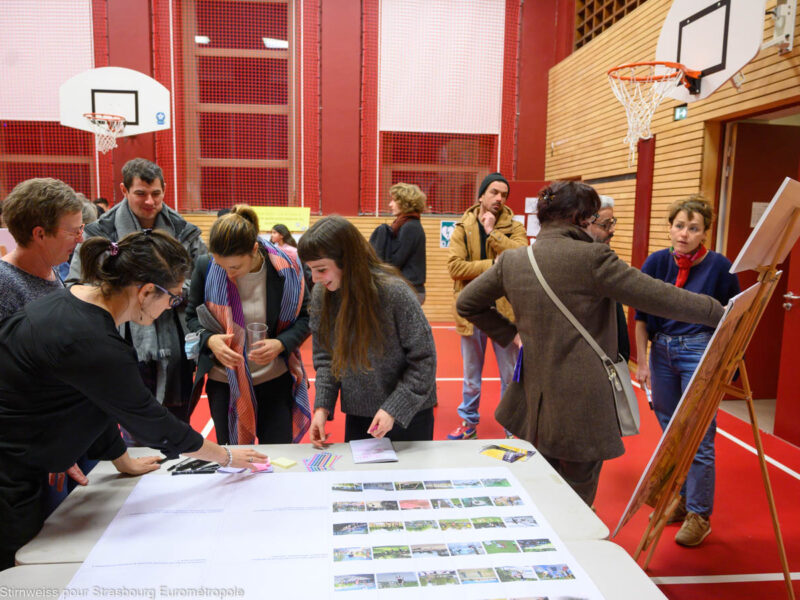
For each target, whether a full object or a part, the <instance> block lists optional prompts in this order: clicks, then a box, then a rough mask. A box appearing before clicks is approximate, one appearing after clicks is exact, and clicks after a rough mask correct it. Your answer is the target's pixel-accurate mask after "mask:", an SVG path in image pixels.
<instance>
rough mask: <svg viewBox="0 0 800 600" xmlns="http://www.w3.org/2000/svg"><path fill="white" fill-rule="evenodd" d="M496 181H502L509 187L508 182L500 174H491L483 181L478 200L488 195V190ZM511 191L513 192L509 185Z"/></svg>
mask: <svg viewBox="0 0 800 600" xmlns="http://www.w3.org/2000/svg"><path fill="white" fill-rule="evenodd" d="M495 181H502V182H503V183H505V184H506V185H508V180H507V179H506V178H505V177H503V176H502V175H501V174H500V173H489V174H488V175H487V176H486V177H484V178H483V181H481V187H479V188H478V198H480V197H481V196H483V194H484V193H486V188H488V187H489V186H490V185H492V184H493V183H494V182H495ZM508 189H509V191H510V190H511V186H510V185H508Z"/></svg>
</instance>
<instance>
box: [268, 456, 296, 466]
mask: <svg viewBox="0 0 800 600" xmlns="http://www.w3.org/2000/svg"><path fill="white" fill-rule="evenodd" d="M270 462H271V463H272V464H273V465H278V466H279V467H280V468H281V469H291V468H292V467H293V466H295V465H296V464H297V461H296V460H292V459H290V458H283V457H281V458H272V459H270Z"/></svg>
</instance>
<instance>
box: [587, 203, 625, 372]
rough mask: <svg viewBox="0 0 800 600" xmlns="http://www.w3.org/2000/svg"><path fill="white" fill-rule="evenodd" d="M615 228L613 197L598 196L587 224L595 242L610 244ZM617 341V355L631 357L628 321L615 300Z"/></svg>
mask: <svg viewBox="0 0 800 600" xmlns="http://www.w3.org/2000/svg"><path fill="white" fill-rule="evenodd" d="M616 228H617V219H616V217H614V199H613V198H612V197H611V196H600V210H598V211H597V217H596V218H595V219H594V221H593V222H592V223H590V224H589V231H590V233H591V235H592V237H593V238H594V241H595V242H600V243H602V244H608V245H611V238H613V237H614V231H615V230H616ZM617 343H618V344H619V355H620V356H621V357H622V358H624V359H625V360H626V361H628V360H630V358H631V341H630V339H629V338H628V322H627V320H626V319H625V311H624V310H623V308H622V304H620V303H619V302H617Z"/></svg>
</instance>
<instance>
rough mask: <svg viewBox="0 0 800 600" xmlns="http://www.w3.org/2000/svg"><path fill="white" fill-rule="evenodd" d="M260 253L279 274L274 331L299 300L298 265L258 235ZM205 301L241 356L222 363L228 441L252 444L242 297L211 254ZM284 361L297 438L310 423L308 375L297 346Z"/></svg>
mask: <svg viewBox="0 0 800 600" xmlns="http://www.w3.org/2000/svg"><path fill="white" fill-rule="evenodd" d="M258 241H259V245H260V248H261V251H262V253H265V254H266V255H267V258H269V261H270V263H271V264H272V266H273V267H274V268H275V270H276V271H277V272H278V275H279V276H280V277H281V278H282V279H283V297H282V298H281V307H280V312H279V313H278V327H277V329H278V330H277V332H276V334H278V333H281V332H282V331H284V330H285V329H286V328H287V327H291V326H292V325H293V324H294V322H295V320H296V319H297V315H298V314H300V308H301V306H302V304H303V294H304V293H305V287H304V286H305V280H304V279H303V271H302V269H301V268H300V265H299V264H298V263H296V262H295V261H293V260H292V259H291V258H289V256H287V255H286V253H285V252H283V251H282V250H281V249H279V248H278V247H277V246H275V245H274V244H272V242H270V241H268V240H266V239H264V238H262V237H259V238H258ZM205 305H206V307H207V308H208V310H209V311H210V312H211V314H212V315H213V316H214V318H216V319H217V321H218V322H219V323H220V325H222V326H223V327H224V328H225V333H232V334H233V340H232V341H231V344H230V346H231V348H232V349H233V350H235V351H236V352H239V353H240V354H242V355H243V356H244V357H245V360H244V361H243V362H242V363H241V366H238V367H235V368H233V369H226V372H227V375H228V385H229V387H230V393H231V396H230V404H229V406H228V430H229V433H230V443H231V444H254V443H255V440H256V423H257V421H258V418H257V411H258V406H257V404H256V395H255V392H254V391H253V380H252V378H251V376H250V368H249V367H248V365H247V348H246V340H247V336H246V335H245V331H246V323H245V320H244V312H243V311H242V301H241V299H240V298H239V290H238V289H237V287H236V284H235V283H234V282H233V281H231V280H230V279H228V276H227V274H226V273H225V269H223V268H222V267H220V266H219V265H218V264H217V263H216V262H214V259H213V258H212V259H211V264H210V266H209V269H208V276H207V277H206V289H205ZM284 360H285V361H286V367H287V369H288V370H289V374H290V375H291V376H292V380H293V381H294V386H293V388H292V393H293V396H294V405H293V406H292V441H293V442H294V443H299V442H300V440H301V439H302V438H303V435H305V433H306V431H307V430H308V428H309V425H310V424H311V411H310V408H309V401H308V378H307V377H306V372H305V369H304V368H303V361H302V360H301V358H300V350H299V349H295V351H294V352H292V353H291V354H289V356H288V357H287V358H285V359H284Z"/></svg>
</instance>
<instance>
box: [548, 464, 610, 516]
mask: <svg viewBox="0 0 800 600" xmlns="http://www.w3.org/2000/svg"><path fill="white" fill-rule="evenodd" d="M542 458H544V459H545V460H546V461H547V462H549V463H550V466H551V467H553V468H554V469H555V470H556V472H557V473H558V474H559V475H561V477H562V478H563V479H564V481H566V482H567V483H568V484H569V487H571V488H572V489H573V490H575V493H576V494H578V496H580V497H581V500H583V501H584V502H586V504H588V505H589V506H591V505H592V504H593V503H594V497H595V496H596V495H597V484H598V483H599V482H600V469H601V468H602V467H603V461H602V460H592V461H587V462H576V461H571V460H562V459H560V458H551V457H549V456H545V455H544V454H542Z"/></svg>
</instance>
